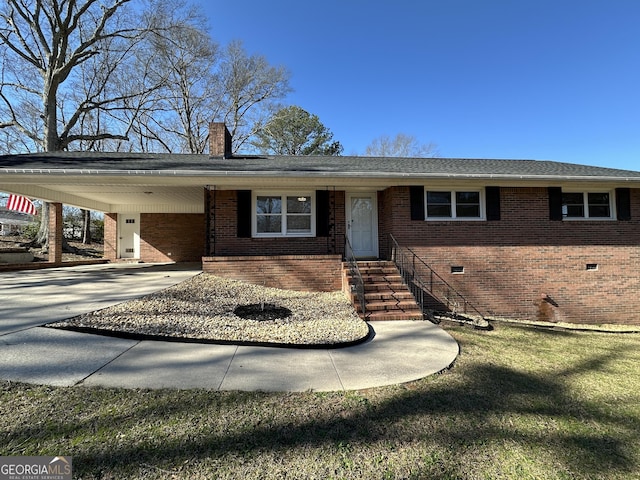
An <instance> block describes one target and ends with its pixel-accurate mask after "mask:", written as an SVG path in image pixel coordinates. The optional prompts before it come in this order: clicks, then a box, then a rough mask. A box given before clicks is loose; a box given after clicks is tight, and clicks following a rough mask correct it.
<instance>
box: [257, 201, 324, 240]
mask: <svg viewBox="0 0 640 480" xmlns="http://www.w3.org/2000/svg"><path fill="white" fill-rule="evenodd" d="M314 203H315V198H314V195H313V194H312V193H311V192H288V193H281V192H254V194H253V198H252V204H253V205H252V209H253V215H252V230H253V232H252V233H253V236H254V237H314V236H315V234H316V232H315V205H314Z"/></svg>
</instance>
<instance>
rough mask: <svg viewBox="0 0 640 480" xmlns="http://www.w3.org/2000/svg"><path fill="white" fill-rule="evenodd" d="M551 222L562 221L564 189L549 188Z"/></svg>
mask: <svg viewBox="0 0 640 480" xmlns="http://www.w3.org/2000/svg"><path fill="white" fill-rule="evenodd" d="M548 190H549V220H553V221H558V220H562V188H560V187H549V189H548Z"/></svg>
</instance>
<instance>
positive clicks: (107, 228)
mask: <svg viewBox="0 0 640 480" xmlns="http://www.w3.org/2000/svg"><path fill="white" fill-rule="evenodd" d="M204 223H205V222H204V215H203V214H186V213H142V214H140V259H139V260H141V261H143V262H148V263H154V262H200V260H201V258H202V255H203V254H204V240H205V237H204V231H205V228H204ZM104 258H106V259H108V260H111V261H115V260H117V259H118V214H117V213H106V214H105V215H104Z"/></svg>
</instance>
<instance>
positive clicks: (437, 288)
mask: <svg viewBox="0 0 640 480" xmlns="http://www.w3.org/2000/svg"><path fill="white" fill-rule="evenodd" d="M389 236H390V238H391V260H392V261H393V262H394V263H395V264H396V266H397V267H398V270H400V275H402V278H403V280H404V282H405V283H406V285H407V286H408V287H409V290H410V291H411V293H412V294H413V296H414V298H415V299H416V302H417V303H418V305H420V308H421V309H422V312H423V314H424V315H426V316H428V317H434V314H445V315H447V316H449V317H453V318H459V317H460V316H464V317H465V318H466V319H467V320H470V321H472V322H473V324H474V325H475V326H477V327H482V328H484V327H487V326H488V322H487V320H486V319H485V317H484V315H482V313H481V312H480V310H478V309H477V308H476V307H475V306H474V305H473V304H472V303H471V302H469V301H468V300H467V299H466V298H465V297H464V296H463V295H462V294H460V293H459V292H458V291H456V289H455V288H453V287H452V286H451V285H449V284H448V283H447V282H446V280H445V279H444V278H442V277H441V276H440V275H438V274H437V273H436V272H435V271H434V270H433V268H431V267H430V266H429V265H427V264H426V263H425V262H424V261H423V260H422V259H421V258H420V257H419V256H418V255H417V254H416V253H415V252H414V251H413V250H411V248H409V247H402V246H400V245H399V244H398V242H397V241H396V239H395V238H394V236H393V235H389Z"/></svg>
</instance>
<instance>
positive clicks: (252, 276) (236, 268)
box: [202, 255, 342, 292]
mask: <svg viewBox="0 0 640 480" xmlns="http://www.w3.org/2000/svg"><path fill="white" fill-rule="evenodd" d="M202 269H203V271H204V272H206V273H211V274H213V275H218V276H220V277H226V278H232V279H234V280H242V281H245V282H250V283H254V284H258V285H266V286H268V287H275V288H283V289H290V290H299V291H320V292H332V291H337V290H341V289H342V257H341V256H340V255H280V256H254V257H250V256H241V257H204V258H203V259H202Z"/></svg>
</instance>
